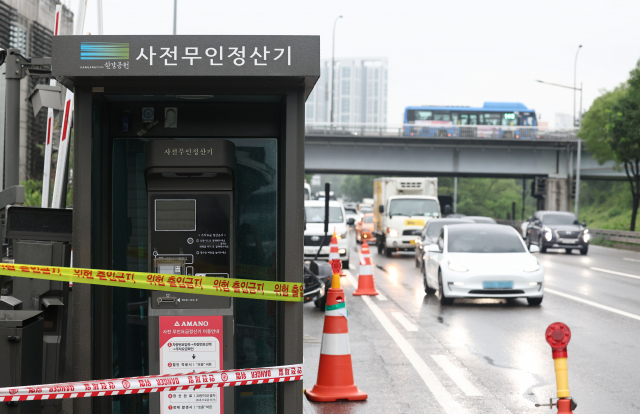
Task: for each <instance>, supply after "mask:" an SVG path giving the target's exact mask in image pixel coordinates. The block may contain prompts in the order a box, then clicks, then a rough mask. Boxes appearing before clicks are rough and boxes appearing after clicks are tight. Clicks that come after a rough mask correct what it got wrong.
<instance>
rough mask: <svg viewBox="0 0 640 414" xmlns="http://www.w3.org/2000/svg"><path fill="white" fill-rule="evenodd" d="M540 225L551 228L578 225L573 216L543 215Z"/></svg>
mask: <svg viewBox="0 0 640 414" xmlns="http://www.w3.org/2000/svg"><path fill="white" fill-rule="evenodd" d="M542 223H543V224H547V225H551V226H558V225H571V224H580V223H578V220H577V219H576V216H574V215H573V214H545V215H544V216H542Z"/></svg>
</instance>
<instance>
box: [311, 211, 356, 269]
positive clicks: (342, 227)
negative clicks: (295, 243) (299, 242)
mask: <svg viewBox="0 0 640 414" xmlns="http://www.w3.org/2000/svg"><path fill="white" fill-rule="evenodd" d="M324 203H325V202H324V200H306V201H305V202H304V215H305V220H306V222H305V223H306V226H305V230H304V258H305V260H310V259H313V258H315V257H316V253H317V252H318V249H320V246H322V248H321V250H320V254H319V255H318V259H322V260H327V259H329V242H330V241H331V236H332V235H333V232H334V231H335V232H336V235H337V236H338V253H340V259H342V268H343V269H348V268H349V226H350V225H353V224H355V220H353V219H352V218H350V219H347V215H346V214H345V211H344V207H343V206H342V203H341V202H339V201H335V200H330V201H329V234H328V237H327V238H326V240H325V238H324Z"/></svg>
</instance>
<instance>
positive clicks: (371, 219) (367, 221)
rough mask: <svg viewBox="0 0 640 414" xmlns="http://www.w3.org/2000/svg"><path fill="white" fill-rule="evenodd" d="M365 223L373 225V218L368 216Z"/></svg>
mask: <svg viewBox="0 0 640 414" xmlns="http://www.w3.org/2000/svg"><path fill="white" fill-rule="evenodd" d="M364 222H365V223H373V216H366V217H365V218H364Z"/></svg>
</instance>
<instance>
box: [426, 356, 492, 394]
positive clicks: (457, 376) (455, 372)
mask: <svg viewBox="0 0 640 414" xmlns="http://www.w3.org/2000/svg"><path fill="white" fill-rule="evenodd" d="M431 358H433V360H434V361H436V363H437V364H438V365H440V368H442V370H443V371H444V372H445V374H447V375H448V376H449V378H451V380H452V381H453V382H455V383H456V385H457V386H458V388H460V389H461V390H462V392H464V393H465V394H467V396H468V397H481V396H482V393H481V392H480V391H479V390H478V389H477V388H476V387H475V386H474V385H473V384H472V383H471V381H469V380H468V379H466V378H465V376H464V375H463V374H462V372H460V370H459V369H458V368H456V367H455V365H453V364H452V363H451V361H449V358H447V356H446V355H431Z"/></svg>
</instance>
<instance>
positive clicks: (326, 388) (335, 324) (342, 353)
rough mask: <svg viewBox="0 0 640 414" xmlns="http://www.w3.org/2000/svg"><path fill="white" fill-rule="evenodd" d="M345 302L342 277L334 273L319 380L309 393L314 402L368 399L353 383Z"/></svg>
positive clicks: (326, 313)
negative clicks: (341, 283) (341, 285)
mask: <svg viewBox="0 0 640 414" xmlns="http://www.w3.org/2000/svg"><path fill="white" fill-rule="evenodd" d="M344 300H345V296H344V290H342V288H340V276H339V275H338V274H337V273H334V275H333V277H332V279H331V288H330V289H329V293H327V305H326V308H325V314H324V315H325V316H324V330H323V332H322V348H321V349H320V366H319V368H318V379H317V381H316V385H314V386H313V389H311V390H309V391H307V392H306V394H307V397H308V398H309V399H310V400H311V401H319V402H327V401H337V400H349V401H361V400H366V399H367V394H366V393H364V392H362V391H360V390H359V389H358V387H357V386H356V384H355V383H354V381H353V367H352V365H351V351H350V349H349V326H348V324H347V318H348V312H347V308H346V305H345V301H344Z"/></svg>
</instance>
